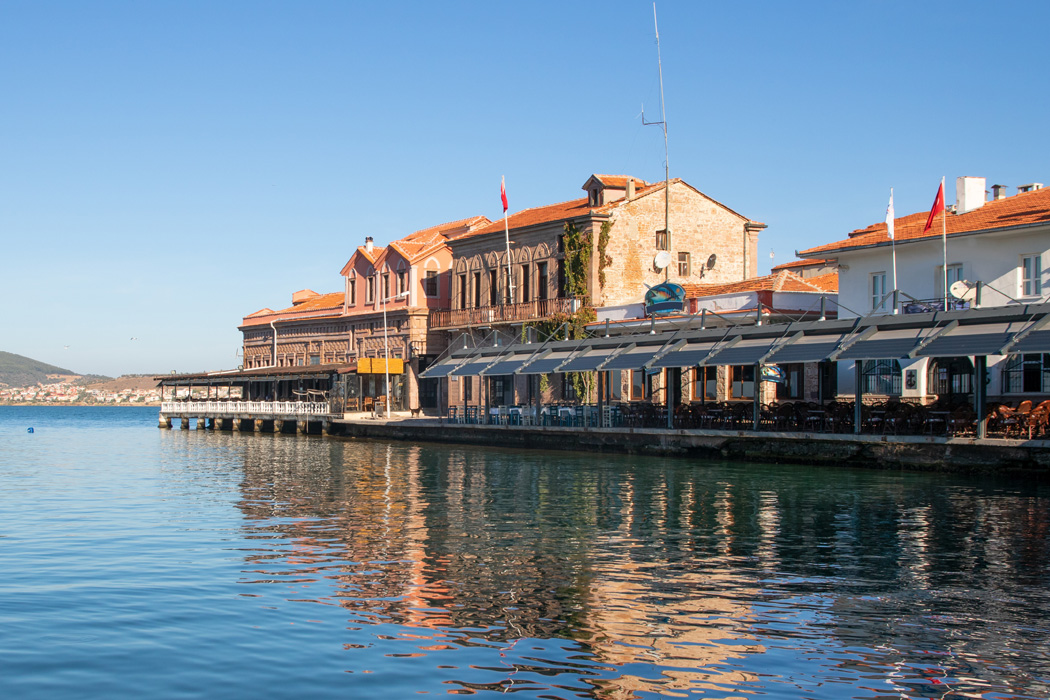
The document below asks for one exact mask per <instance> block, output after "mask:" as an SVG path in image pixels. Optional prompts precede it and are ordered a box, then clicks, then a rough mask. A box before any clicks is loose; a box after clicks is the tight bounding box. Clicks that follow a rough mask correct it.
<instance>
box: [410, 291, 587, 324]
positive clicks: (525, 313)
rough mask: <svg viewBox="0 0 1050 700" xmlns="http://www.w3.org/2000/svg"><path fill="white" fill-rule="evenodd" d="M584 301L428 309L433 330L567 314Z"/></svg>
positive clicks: (580, 298) (537, 300)
mask: <svg viewBox="0 0 1050 700" xmlns="http://www.w3.org/2000/svg"><path fill="white" fill-rule="evenodd" d="M586 305H587V297H559V298H557V299H536V300H534V301H527V302H524V303H522V304H505V305H503V306H482V307H479V308H473V309H439V310H434V311H431V312H430V327H431V328H432V329H434V330H438V329H449V328H468V327H471V326H491V325H493V324H497V323H521V322H523V321H535V320H537V319H541V318H549V317H550V316H553V315H554V314H570V313H573V312H575V311H578V310H579V309H581V308H583V307H584V306H586Z"/></svg>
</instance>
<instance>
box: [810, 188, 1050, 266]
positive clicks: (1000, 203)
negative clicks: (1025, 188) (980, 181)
mask: <svg viewBox="0 0 1050 700" xmlns="http://www.w3.org/2000/svg"><path fill="white" fill-rule="evenodd" d="M928 216H929V212H927V211H922V212H918V213H915V214H909V215H907V216H902V217H900V218H898V219H894V220H893V231H894V236H895V238H896V240H897V242H898V243H900V242H902V241H912V240H918V239H924V238H936V237H938V236H940V235H941V216H938V217H937V220H936V221H935V222H934V224H933V226H932V227H931V228H930V230H929V231H927V232H926V233H923V231H922V229H923V227H924V226H925V225H926V219H927V217H928ZM945 216H947V219H946V221H945V225H944V227H945V229H946V232H947V234H948V235H949V236H951V235H953V234H957V233H979V232H981V231H990V230H993V229H1001V228H1008V227H1011V226H1024V225H1028V224H1038V223H1044V222H1050V189H1046V188H1044V189H1041V190H1034V191H1032V192H1023V193H1021V194H1016V195H1014V196H1013V197H1007V198H1006V199H999V200H993V201H991V202H986V203H985V204H984V205H983V206H982V207H980V208H979V209H975V210H973V211H970V212H967V213H965V214H952V213H948V214H945ZM889 240H890V239H889V236H888V235H887V233H886V223H885V222H881V223H877V224H872V225H871V226H868V227H867V228H862V229H857V230H856V231H852V232H850V234H849V238H847V239H846V240H843V241H836V242H834V243H828V244H826V245H821V246H817V247H815V248H809V249H808V250H803V251H801V252H799V255H801V256H805V255H814V256H816V255H822V254H826V253H838V252H841V251H844V250H851V249H854V248H863V247H867V246H873V245H878V244H880V243H889Z"/></svg>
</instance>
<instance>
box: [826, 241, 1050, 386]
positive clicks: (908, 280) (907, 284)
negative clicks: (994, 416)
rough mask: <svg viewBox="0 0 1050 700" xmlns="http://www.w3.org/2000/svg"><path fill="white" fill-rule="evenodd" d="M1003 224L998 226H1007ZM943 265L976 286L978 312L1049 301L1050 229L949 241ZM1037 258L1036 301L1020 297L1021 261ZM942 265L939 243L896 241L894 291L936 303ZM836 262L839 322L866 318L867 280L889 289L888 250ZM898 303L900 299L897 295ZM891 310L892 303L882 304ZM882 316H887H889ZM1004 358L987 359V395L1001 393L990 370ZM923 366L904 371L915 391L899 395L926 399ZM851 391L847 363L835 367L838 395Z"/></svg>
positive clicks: (866, 251) (850, 371)
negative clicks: (958, 269) (958, 268)
mask: <svg viewBox="0 0 1050 700" xmlns="http://www.w3.org/2000/svg"><path fill="white" fill-rule="evenodd" d="M1008 223H1009V222H1004V225H1008ZM947 246H948V265H949V267H950V266H951V265H953V264H956V263H961V264H962V270H963V273H962V274H963V279H965V280H967V281H969V282H971V283H975V282H977V281H981V282H982V283H983V290H982V293H981V307H982V308H985V307H989V306H1005V305H1008V304H1015V303H1026V304H1029V303H1036V302H1040V301H1047V300H1048V299H1050V224H1048V225H1041V226H1033V227H1026V228H1024V229H1021V230H1019V231H1004V232H989V233H978V234H964V235H958V236H950V237H948V240H947ZM1033 253H1038V254H1040V255H1042V266H1043V270H1042V276H1041V280H1042V296H1040V297H1035V296H1027V297H1026V296H1023V295H1022V288H1021V258H1022V256H1024V255H1030V254H1033ZM942 260H943V250H942V244H941V238H940V237H936V238H932V239H923V240H920V241H902V242H900V243H898V245H897V288H898V289H900V290H901V292H904V293H907V294H909V295H911V296H912V297H915V298H916V299H937V298H940V297H941V296H942V295H943V290H942V287H941V284H942V283H941V281H940V280H941V277H940V267H941V265H942ZM838 261H839V303H840V304H841V306H840V308H839V318H846V317H852V316H858V315H861V316H863V315H868V314H870V313H872V295H871V276H872V275H873V274H874V273H877V272H885V273H886V289H887V291H890V290H892V289H893V279H892V275H893V257H892V249H891V247H890V245H889V244H886V245H880V246H877V247H872V248H865V249H861V250H855V251H844V252H842V253H841V254H839V256H838ZM901 298H902V301H903V300H904V299H905V297H903V295H902V297H901ZM887 307H888V308H892V302H888V303H887ZM883 313H890V311H889V310H887V311H886V312H883ZM1003 359H1005V358H1002V357H1000V358H994V357H989V358H988V368H989V374H990V375H991V384H990V385H989V386H988V393H989V395H996V394H998V393H999V392H1000V390H1001V375H1000V372H999V371H998V370H997V368H996V367H995V366H994V365H997V364H998V363H999V362H1001V361H1002V360H1003ZM927 364H928V361H927V360H915V361H912V362H908V363H907V366H905V363H904V362H901V370H902V372H903V371H904V370H905V369H909V368H910V369H916V370H918V386H917V387H916V389H915V390H914V391H908V390H907V389H905V394H904V395H905V396H921V395H924V394H925V393H926V369H927ZM853 391H854V372H853V366H852V363H840V365H839V393H841V394H849V393H853Z"/></svg>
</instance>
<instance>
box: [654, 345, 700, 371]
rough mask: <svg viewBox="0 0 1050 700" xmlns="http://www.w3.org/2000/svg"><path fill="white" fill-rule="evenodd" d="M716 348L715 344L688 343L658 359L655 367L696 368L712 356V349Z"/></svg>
mask: <svg viewBox="0 0 1050 700" xmlns="http://www.w3.org/2000/svg"><path fill="white" fill-rule="evenodd" d="M714 346H715V343H714V342H702V343H687V344H685V345H683V346H681V347H680V348H678V349H677V350H672V351H671V352H669V353H667V354H666V355H664V356H663V357H661V358H658V359H657V360H656V362H654V363H653V367H654V368H664V367H694V366H696V365H698V364H700V363H701V362H702V361H703V359H704V358H705V357H707V356H708V355H710V354H711V348H713V347H714Z"/></svg>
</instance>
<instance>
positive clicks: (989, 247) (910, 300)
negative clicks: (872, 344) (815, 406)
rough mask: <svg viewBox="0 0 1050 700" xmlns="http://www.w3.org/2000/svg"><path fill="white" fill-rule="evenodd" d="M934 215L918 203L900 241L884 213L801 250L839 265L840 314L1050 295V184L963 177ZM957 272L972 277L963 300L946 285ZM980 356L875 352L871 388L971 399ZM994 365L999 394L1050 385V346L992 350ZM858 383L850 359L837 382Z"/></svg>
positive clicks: (897, 224) (868, 375) (899, 223)
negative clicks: (1011, 188) (988, 189)
mask: <svg viewBox="0 0 1050 700" xmlns="http://www.w3.org/2000/svg"><path fill="white" fill-rule="evenodd" d="M927 218H928V212H919V213H915V214H910V215H908V216H904V217H901V218H897V219H895V220H894V231H895V235H894V240H892V241H891V240H890V238H889V236H888V232H887V226H886V224H885V222H882V223H878V224H873V225H871V226H868V227H867V228H863V229H859V230H856V231H853V232H852V233H850V234H849V236H848V238H846V239H845V240H842V241H837V242H835V243H830V244H827V245H822V246H817V247H815V248H810V249H809V250H804V251H801V252H799V253H798V255H799V257H800V258H803V259H822V260H827V261H828V262H830V263H835V264H837V266H838V271H839V304H840V307H839V318H847V317H850V316H867V315H872V314H874V315H878V314H894V313H909V312H913V311H931V310H943V309H944V308H945V307H946V306H947V308H948V309H958V308H987V307H996V306H1005V305H1023V304H1034V303H1040V302H1045V301H1047V299H1048V297H1050V279H1048V277H1050V275H1048V270H1047V267H1046V265H1048V264H1050V189H1043V186H1042V184H1039V183H1033V184H1030V185H1023V186H1021V187H1018V192H1017V194H1015V195H1014V196H1012V197H1011V196H1006V187H1005V186H1002V185H993V186H992V197H991V199H990V200H989V201H986V195H985V179H984V178H980V177H960V178H958V180H957V182H956V204H955V206H954V207H948V210H947V212H946V213H945V214H942V215H938V216H937V217H936V218H935V220H934V221H933V225H932V226H931V228H930V229H929V230H924V228H925V225H926V222H927ZM942 225H943V229H944V232H945V235H944V236H943V238H942ZM894 252H895V255H894ZM945 253H946V254H945ZM894 257H895V258H896V273H895V275H894ZM945 258H947V280H945V265H944V262H945ZM894 279H895V280H896V285H894ZM957 281H964V282H965V283H966V285H965V287H963V286H960V285H956V286H955V287H954V289H955V291H956V293H958V294H960V295H961V296H962V298H961V299H960V298H959V297H957V296H955V295H953V294H951V293H948V294H946V293H945V290H946V289H948V288H951V285H952V284H953V283H954V282H957ZM962 289H968V290H969V291H968V292H966V293H962V291H961V290H962ZM895 290H896V293H894V292H895ZM972 359H973V358H971V357H966V356H963V357H953V358H935V359H912V360H907V359H900V360H890V359H888V360H869V361H867V363H866V365H865V368H864V378H865V379H864V381H865V383H866V386H865V387H864V390H865V393H877V394H889V395H899V396H903V397H910V398H918V399H922V400H932V399H933V398H934V397H935V396H944V395H945V394H949V395H953V396H955V397H958V398H962V397H963V395H967V394H971V393H972V391H973V386H972V382H973V363H972ZM988 367H989V384H988V395H989V396H991V397H995V396H998V397H1002V398H1004V399H1020V398H1024V397H1025V396H1026V395H1030V396H1031V395H1037V394H1045V393H1050V355H1044V354H1037V355H1031V356H1029V355H995V356H989V357H988ZM854 388H855V384H854V370H853V368H852V367H850V366H847V365H846V363H842V365H841V366H840V367H839V386H838V390H839V392H840V393H851V392H852V391H853V390H854Z"/></svg>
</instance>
